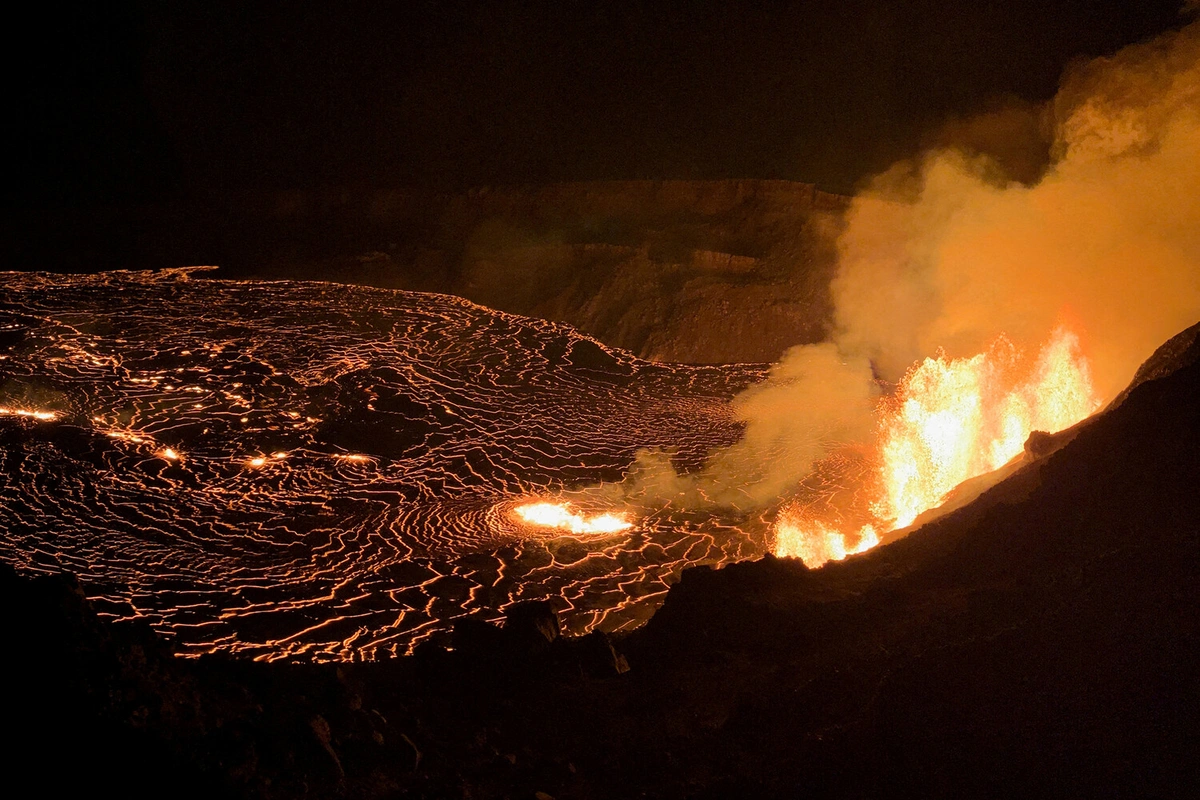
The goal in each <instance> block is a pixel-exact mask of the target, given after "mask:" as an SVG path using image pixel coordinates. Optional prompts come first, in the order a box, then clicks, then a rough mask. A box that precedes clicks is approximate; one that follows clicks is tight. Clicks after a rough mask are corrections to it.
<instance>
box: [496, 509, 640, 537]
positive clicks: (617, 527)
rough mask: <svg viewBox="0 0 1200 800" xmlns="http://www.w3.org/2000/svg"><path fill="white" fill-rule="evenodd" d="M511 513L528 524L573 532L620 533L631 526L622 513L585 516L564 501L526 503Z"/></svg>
mask: <svg viewBox="0 0 1200 800" xmlns="http://www.w3.org/2000/svg"><path fill="white" fill-rule="evenodd" d="M513 513H514V514H516V515H517V516H518V517H520V518H521V520H522V521H523V522H526V523H528V524H530V525H540V526H542V527H545V528H559V529H562V530H566V531H570V532H571V533H575V534H582V533H620V532H621V531H624V530H628V529H630V528H632V527H633V523H632V522H630V521H629V520H628V519H627V518H626V517H625V515H624V514H613V513H607V514H593V515H591V516H585V515H583V514H579V513H576V512H574V511H572V510H571V506H570V505H568V504H566V503H550V502H546V501H540V502H536V503H526V504H524V505H520V506H517V507H516V508H514V509H513Z"/></svg>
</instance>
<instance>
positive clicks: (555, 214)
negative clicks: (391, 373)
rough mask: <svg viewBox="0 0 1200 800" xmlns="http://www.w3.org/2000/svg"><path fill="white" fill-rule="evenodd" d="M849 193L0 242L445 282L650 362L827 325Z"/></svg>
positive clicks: (700, 357) (232, 205) (313, 212)
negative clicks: (837, 242) (563, 324)
mask: <svg viewBox="0 0 1200 800" xmlns="http://www.w3.org/2000/svg"><path fill="white" fill-rule="evenodd" d="M847 202H848V200H847V198H844V197H841V196H838V195H832V194H827V193H825V192H821V191H819V190H817V189H816V188H815V187H814V186H812V185H811V184H802V183H791V182H787V181H752V180H736V181H734V180H731V181H619V182H597V183H569V184H553V185H549V186H531V187H500V188H492V189H475V190H471V191H468V192H464V193H460V194H440V193H435V192H429V191H416V190H395V191H371V192H351V191H345V192H328V191H327V192H315V191H297V192H291V193H274V194H269V195H256V196H242V197H238V198H230V199H228V200H225V201H222V202H221V203H220V204H217V203H210V204H209V205H206V206H204V207H200V206H199V205H191V206H183V205H177V206H154V207H141V208H136V209H134V208H121V209H107V210H103V211H91V212H88V211H83V210H77V211H74V212H71V214H70V215H69V216H68V217H64V218H59V217H56V216H54V215H50V214H46V213H39V214H37V215H35V216H32V217H31V218H29V219H18V218H12V219H9V220H7V227H8V234H9V235H8V236H7V237H6V242H7V244H6V246H5V249H4V251H3V253H2V255H3V257H4V260H5V262H6V264H7V268H9V269H22V270H31V269H37V270H49V271H82V272H95V271H99V270H103V269H121V268H161V267H177V266H184V265H189V264H216V265H220V266H221V267H222V270H221V272H220V273H219V275H220V276H223V277H233V278H238V277H269V278H296V279H313V280H331V281H338V282H344V283H359V284H366V285H372V286H380V287H385V288H399V289H415V290H421V291H434V292H445V293H450V294H457V295H460V296H462V297H466V298H467V299H469V300H473V301H475V302H478V303H481V304H483V305H486V306H490V307H492V308H496V309H499V310H501V311H508V312H512V313H518V314H526V315H530V316H537V317H542V318H546V319H551V320H555V321H560V322H567V323H570V324H572V325H574V326H576V327H577V328H579V329H580V330H582V331H584V332H585V333H588V334H591V335H593V336H595V337H597V338H598V339H600V340H601V341H603V342H605V343H606V344H609V345H612V346H615V347H621V348H623V349H626V350H630V351H632V352H634V353H635V354H637V355H640V356H643V357H648V358H652V359H657V360H664V361H680V362H689V363H730V362H770V361H774V360H775V359H776V358H777V357H778V356H779V355H780V354H781V353H782V352H783V351H784V350H786V349H787V348H788V347H791V346H792V345H795V344H803V343H808V342H814V341H820V340H821V339H823V338H824V337H825V334H826V332H827V326H828V322H829V314H830V304H829V297H828V286H829V281H830V278H831V277H832V274H833V269H834V263H835V253H834V244H835V240H836V235H837V232H838V230H839V226H840V223H841V214H842V212H843V211H844V209H845V207H846V204H847Z"/></svg>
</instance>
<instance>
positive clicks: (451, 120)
mask: <svg viewBox="0 0 1200 800" xmlns="http://www.w3.org/2000/svg"><path fill="white" fill-rule="evenodd" d="M33 13H34V16H33V17H32V18H29V19H28V20H26V21H20V22H18V21H16V20H15V19H14V20H11V21H10V24H9V25H8V26H7V29H8V39H9V42H8V45H6V49H7V50H8V52H9V56H10V61H9V64H8V66H7V68H6V82H7V84H8V85H7V87H6V89H5V95H6V97H7V98H8V113H7V114H6V118H7V121H6V127H7V128H8V131H9V136H8V137H6V138H8V140H9V142H10V145H9V151H8V152H9V161H10V164H9V170H8V171H9V175H10V177H9V178H8V179H7V180H6V181H5V198H6V205H9V206H10V207H17V206H24V207H30V206H38V205H56V206H63V205H75V204H85V205H102V204H128V203H139V202H145V201H159V200H164V199H172V198H178V197H182V196H187V197H197V196H199V197H205V196H209V197H211V196H217V195H221V194H224V193H228V192H237V191H245V190H264V189H265V190H271V189H281V188H312V187H330V186H337V187H369V186H397V185H425V186H436V187H446V188H459V187H463V186H469V185H478V184H504V183H537V182H550V181H566V180H587V179H626V178H697V179H705V178H726V177H749V178H784V179H792V180H800V181H808V182H816V183H818V184H819V185H821V186H822V187H823V188H826V189H830V190H833V191H843V192H846V191H850V190H852V189H853V188H854V186H855V185H856V183H857V182H859V181H860V180H861V179H862V178H863V177H864V176H865V175H869V174H871V173H873V172H875V171H878V170H880V169H882V168H884V167H886V166H887V165H888V164H889V163H891V162H892V161H894V160H895V159H896V158H898V157H902V156H905V155H908V154H910V153H912V152H913V151H914V150H915V149H916V148H917V147H918V146H919V145H920V143H921V142H922V141H923V138H922V137H926V136H928V134H929V131H931V130H934V129H936V128H937V127H938V126H939V125H941V124H943V123H944V122H945V121H946V120H947V119H948V118H951V117H955V116H960V117H961V116H963V115H970V114H972V113H976V112H978V111H980V110H984V109H986V108H988V107H989V106H990V105H994V104H995V103H997V102H999V101H1002V100H1004V99H1005V98H1008V99H1010V100H1011V99H1013V98H1020V99H1022V100H1025V101H1033V102H1037V101H1043V100H1045V99H1047V98H1049V97H1050V96H1052V94H1053V93H1054V89H1055V86H1056V84H1057V82H1058V79H1059V77H1060V75H1061V73H1062V71H1063V69H1064V68H1065V67H1066V66H1067V65H1068V64H1069V63H1070V62H1071V60H1072V59H1074V58H1080V57H1087V56H1095V55H1102V54H1105V53H1110V52H1113V51H1115V50H1116V49H1118V48H1120V47H1121V46H1123V45H1125V44H1128V43H1130V42H1134V41H1138V40H1141V39H1145V38H1147V37H1149V36H1152V35H1154V34H1156V33H1158V32H1161V31H1163V30H1165V29H1168V28H1171V27H1177V26H1179V25H1181V24H1182V18H1181V16H1180V13H1179V3H1178V1H1177V0H1136V1H1132V2H1130V1H1128V0H1127V1H1126V2H1120V1H1119V0H1052V1H1051V2H1040V1H1035V0H1017V1H1016V2H1004V3H999V2H979V3H962V2H950V0H914V2H906V3H896V2H884V0H847V2H809V3H751V2H727V3H719V4H718V3H713V4H699V3H683V2H660V3H650V2H636V1H635V2H601V3H591V2H588V3H585V2H562V1H559V2H525V3H480V2H468V3H455V2H449V3H447V2H434V1H433V0H414V1H413V2H406V3H396V4H385V3H378V4H362V5H358V4H350V5H347V4H295V3H262V2H257V3H243V2H225V1H224V0H221V1H219V2H212V1H211V0H210V1H209V2H196V3H178V2H177V3H149V2H147V3H137V2H114V3H97V4H90V5H83V4H79V7H74V6H66V5H57V4H54V3H49V4H42V5H40V6H38V7H37V9H36V10H35V11H34V12H33Z"/></svg>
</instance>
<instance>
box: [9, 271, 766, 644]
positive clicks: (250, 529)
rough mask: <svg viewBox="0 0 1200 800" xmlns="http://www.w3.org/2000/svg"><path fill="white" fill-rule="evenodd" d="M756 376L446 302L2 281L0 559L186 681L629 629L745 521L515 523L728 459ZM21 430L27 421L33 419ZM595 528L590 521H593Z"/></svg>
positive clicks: (749, 520) (319, 289)
mask: <svg viewBox="0 0 1200 800" xmlns="http://www.w3.org/2000/svg"><path fill="white" fill-rule="evenodd" d="M763 376H764V371H763V369H762V368H761V367H759V366H754V365H734V366H724V367H712V366H707V367H692V366H683V365H674V364H658V363H652V362H647V361H642V360H639V359H637V358H635V357H633V356H632V355H629V354H628V353H625V352H622V351H617V350H612V349H609V348H607V347H605V346H604V345H602V344H600V343H598V342H596V341H595V340H593V339H591V338H589V337H587V336H584V335H582V334H580V333H578V332H577V331H576V330H574V329H573V328H570V327H568V326H565V325H559V324H555V323H550V322H545V321H542V320H535V319H528V318H523V317H516V316H512V315H509V314H504V313H501V312H496V311H493V310H490V309H487V308H483V307H481V306H477V305H474V304H472V303H470V302H467V301H464V300H461V299H458V298H455V297H450V296H445V295H432V294H420V293H411V292H401V291H390V290H380V289H370V288H363V287H352V286H343V285H336V284H325V283H297V282H242V281H239V282H232V281H219V280H207V279H202V277H201V274H200V273H197V272H196V271H194V270H168V271H162V272H156V273H148V272H114V273H106V274H100V275H91V276H78V275H72V276H68V275H52V274H16V273H9V274H6V275H3V277H2V278H0V407H2V409H0V461H2V469H0V500H2V502H0V542H2V543H3V560H5V561H7V562H9V563H11V564H13V565H14V566H15V567H16V568H17V569H18V570H20V571H22V572H58V571H64V570H65V571H68V572H71V573H74V574H76V575H78V576H79V578H80V580H81V582H82V583H83V585H84V587H85V589H86V591H87V593H88V594H89V596H90V597H91V598H92V600H93V601H94V602H95V603H96V605H97V607H98V608H99V609H100V610H101V611H102V612H103V613H104V614H106V615H109V616H111V617H113V618H115V619H117V620H126V619H142V620H146V621H148V622H150V623H151V624H152V625H154V626H155V627H156V628H157V629H158V630H159V631H161V632H163V633H165V634H166V635H168V636H170V637H172V638H174V640H175V641H176V643H177V645H178V646H179V647H180V649H181V651H182V652H184V653H186V654H193V655H195V654H201V653H205V652H213V651H224V652H228V653H236V654H239V655H242V656H245V657H253V658H262V659H277V658H299V659H305V660H344V659H353V658H360V657H361V658H367V659H370V658H376V657H383V656H386V655H390V654H395V653H404V652H407V651H408V650H410V649H411V648H412V647H413V646H414V645H415V644H416V643H418V642H420V641H422V640H423V639H425V638H429V637H438V636H441V635H444V634H445V633H446V632H447V631H448V630H449V629H450V627H451V626H452V624H453V621H454V620H455V619H456V618H459V617H462V616H465V615H475V616H481V617H483V618H487V619H497V618H499V617H500V616H502V615H503V612H504V609H505V608H506V607H508V606H510V605H511V604H512V603H514V602H517V601H521V600H527V599H549V600H551V601H552V602H553V603H554V604H555V606H556V607H557V608H558V609H560V611H561V613H562V616H563V620H564V623H565V625H566V627H567V629H568V631H570V632H574V633H582V632H586V631H589V630H593V629H602V630H607V631H612V630H619V629H622V628H625V627H629V626H632V625H636V624H638V623H640V622H641V621H643V620H645V619H646V618H647V617H648V616H649V614H650V613H652V612H653V610H654V608H655V607H656V605H657V604H658V602H660V601H661V597H662V595H663V593H664V592H665V591H666V589H667V587H668V585H669V584H670V583H671V582H673V581H674V580H675V578H676V577H677V576H678V574H679V573H680V572H681V571H682V569H683V568H685V567H687V566H691V565H695V564H702V563H708V564H716V563H724V562H728V561H731V560H738V559H743V558H749V557H755V556H758V555H761V554H762V552H763V551H764V533H763V531H764V526H763V523H762V520H761V519H757V518H754V517H752V516H751V515H742V516H740V517H738V516H736V515H734V516H730V515H726V516H725V517H724V518H721V517H713V516H710V515H694V514H689V513H688V512H687V510H686V509H681V508H676V507H673V506H672V505H671V504H670V503H669V502H667V503H662V504H661V505H660V507H658V508H652V509H645V508H642V509H640V510H636V511H635V512H634V513H632V514H631V515H630V521H631V522H633V523H634V525H633V527H632V528H630V529H629V530H626V531H623V532H620V533H615V534H586V535H571V534H569V533H565V532H563V531H560V530H555V529H551V528H544V527H537V526H532V525H528V524H524V523H522V522H520V521H519V520H518V519H517V518H516V517H515V516H514V514H513V513H512V509H513V507H514V506H516V505H518V504H520V503H521V502H524V501H527V500H530V499H539V498H544V499H550V500H558V499H562V498H567V499H569V500H572V502H574V503H575V505H576V507H577V508H579V510H583V511H592V512H601V511H616V512H620V511H623V510H624V509H621V508H608V507H604V508H600V507H588V502H589V501H587V500H586V499H585V496H583V495H580V494H578V493H577V492H576V493H574V494H572V491H573V490H577V489H580V488H581V487H586V486H589V485H593V484H596V483H598V482H604V481H610V482H611V481H616V480H620V479H621V478H622V476H623V474H624V473H625V471H626V470H627V468H628V467H629V465H630V464H631V462H632V461H633V459H634V456H635V454H636V453H637V451H638V450H640V449H643V448H659V449H665V450H669V451H670V452H672V453H673V460H674V462H675V463H676V465H677V466H678V467H679V468H680V469H684V470H686V469H692V468H695V467H697V466H698V465H700V464H701V463H702V462H703V459H704V457H705V455H706V454H707V453H708V452H710V451H711V450H712V449H713V448H715V447H719V446H723V445H727V444H729V443H731V442H733V441H735V440H736V439H737V437H738V436H739V434H740V430H741V428H740V425H739V423H738V422H737V421H736V419H735V418H734V417H733V415H732V413H731V411H730V406H729V399H730V398H731V397H732V396H733V395H734V394H736V393H737V392H738V391H739V390H741V389H743V388H745V387H746V386H747V385H749V384H750V383H752V382H754V381H756V380H759V379H761V378H762V377H763ZM32 412H36V413H38V414H40V415H41V416H40V417H38V416H31V413H32ZM586 497H593V500H592V501H591V502H592V506H595V501H594V495H587V496H586Z"/></svg>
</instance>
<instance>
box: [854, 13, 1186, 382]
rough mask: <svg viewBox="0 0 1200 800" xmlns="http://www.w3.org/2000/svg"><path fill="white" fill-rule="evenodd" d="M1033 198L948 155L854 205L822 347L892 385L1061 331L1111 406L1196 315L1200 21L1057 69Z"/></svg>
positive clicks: (907, 167) (982, 163) (892, 174)
mask: <svg viewBox="0 0 1200 800" xmlns="http://www.w3.org/2000/svg"><path fill="white" fill-rule="evenodd" d="M1047 119H1048V120H1049V121H1050V122H1051V123H1052V126H1053V132H1054V141H1053V145H1052V148H1051V152H1052V153H1053V154H1054V156H1055V161H1054V162H1053V163H1052V164H1051V165H1050V167H1049V169H1048V171H1047V172H1046V173H1045V174H1044V175H1043V176H1042V178H1041V179H1040V180H1039V181H1038V182H1037V183H1035V184H1033V185H1029V186H1027V185H1023V184H1018V183H1012V182H1008V181H1007V180H1006V179H1005V178H1004V177H1003V176H1002V175H1001V174H999V171H998V169H997V167H996V165H995V164H994V163H992V162H989V161H987V160H986V159H981V158H972V157H969V156H967V155H964V154H963V153H961V152H958V151H955V150H940V151H936V152H931V153H928V154H926V155H925V156H924V158H922V159H920V160H919V161H918V162H914V163H905V164H899V165H896V166H895V167H894V168H893V169H892V170H890V171H889V172H888V173H886V174H885V175H883V176H881V177H879V178H878V179H877V180H876V181H875V182H874V183H873V185H872V186H871V187H870V188H869V189H868V190H867V191H865V192H864V193H862V194H861V195H860V196H859V197H857V198H856V199H855V200H854V202H853V205H852V207H851V210H850V212H849V216H848V219H847V228H846V231H845V233H844V235H843V236H842V238H841V240H840V244H839V247H840V255H841V265H840V271H839V274H838V276H837V278H836V280H835V282H834V284H833V287H832V289H833V293H834V298H835V304H836V323H837V331H838V332H837V341H838V344H839V347H840V348H841V349H842V350H843V351H844V352H847V353H854V354H860V355H866V356H868V357H869V358H870V359H871V360H872V362H873V363H874V364H875V366H876V368H877V369H878V370H879V371H880V372H881V373H882V375H883V377H885V378H888V379H891V380H896V379H898V378H899V377H900V376H901V375H903V374H904V373H905V371H906V370H907V369H908V368H909V366H910V365H911V364H913V363H914V362H916V361H918V360H920V359H922V358H925V357H927V356H928V355H930V354H932V353H933V352H935V351H936V350H937V349H938V348H944V349H945V351H946V352H947V354H948V355H949V356H950V357H952V358H961V357H966V356H972V355H974V354H976V353H979V352H982V351H983V350H984V349H985V348H986V347H987V346H988V343H989V342H990V341H992V339H993V338H994V337H995V336H996V335H997V334H998V333H1001V332H1003V333H1005V334H1006V335H1007V336H1008V337H1009V338H1010V339H1011V340H1012V341H1013V342H1014V343H1015V344H1016V345H1018V346H1021V347H1026V348H1029V347H1034V346H1036V345H1037V344H1038V343H1039V342H1042V341H1045V339H1046V338H1047V337H1048V336H1049V334H1050V332H1051V331H1052V330H1053V329H1054V328H1055V327H1057V325H1058V324H1060V322H1063V321H1067V322H1069V323H1070V324H1071V325H1072V327H1073V328H1075V329H1076V330H1077V331H1078V332H1079V334H1080V335H1081V336H1082V337H1083V339H1084V346H1085V350H1086V351H1087V352H1088V353H1089V354H1090V356H1091V359H1092V364H1093V370H1094V379H1095V382H1096V389H1097V391H1098V392H1099V393H1100V395H1102V396H1104V397H1108V398H1111V397H1113V396H1115V395H1116V394H1117V392H1119V391H1120V389H1121V388H1122V387H1123V386H1124V385H1125V383H1126V382H1128V380H1129V379H1130V378H1131V377H1132V375H1133V372H1134V370H1135V369H1136V368H1137V366H1138V365H1139V364H1140V363H1141V362H1142V361H1143V360H1145V358H1147V357H1148V356H1149V355H1150V353H1151V352H1153V350H1154V348H1155V347H1157V346H1158V345H1159V344H1161V343H1162V342H1163V341H1164V340H1166V339H1167V338H1169V337H1170V336H1172V335H1173V334H1175V333H1177V332H1178V331H1179V330H1181V329H1183V328H1185V327H1187V326H1188V325H1191V324H1192V323H1194V322H1195V321H1196V320H1197V318H1198V317H1200V157H1198V156H1197V154H1200V23H1194V24H1192V25H1190V26H1188V27H1187V28H1185V29H1184V30H1183V31H1181V32H1178V33H1173V34H1169V35H1166V36H1163V37H1161V38H1159V39H1157V40H1155V41H1153V42H1150V43H1148V44H1142V45H1137V46H1134V47H1130V48H1127V49H1125V50H1123V51H1121V52H1120V53H1118V54H1116V55H1115V56H1113V57H1111V58H1103V59H1097V60H1095V61H1092V62H1090V63H1088V64H1085V65H1083V66H1080V67H1077V68H1075V69H1073V70H1071V71H1069V72H1068V74H1067V76H1066V77H1065V79H1064V81H1063V84H1062V87H1061V89H1060V91H1059V93H1058V95H1057V97H1055V99H1054V100H1053V101H1052V103H1051V104H1050V106H1049V107H1048V109H1047Z"/></svg>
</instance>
